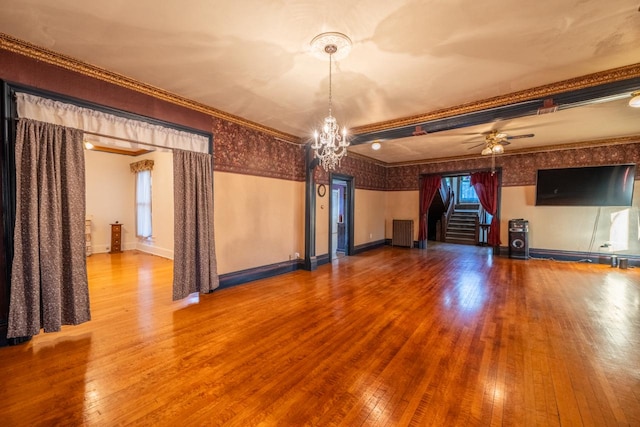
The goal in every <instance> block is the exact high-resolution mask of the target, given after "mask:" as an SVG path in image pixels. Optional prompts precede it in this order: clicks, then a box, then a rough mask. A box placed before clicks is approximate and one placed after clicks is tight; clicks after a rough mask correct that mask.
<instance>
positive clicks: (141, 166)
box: [129, 160, 153, 173]
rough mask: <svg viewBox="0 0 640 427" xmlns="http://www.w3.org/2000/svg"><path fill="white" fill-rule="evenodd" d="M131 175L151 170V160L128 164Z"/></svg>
mask: <svg viewBox="0 0 640 427" xmlns="http://www.w3.org/2000/svg"><path fill="white" fill-rule="evenodd" d="M129 167H131V173H138V172H142V171H151V170H153V160H140V161H139V162H135V163H130V164H129Z"/></svg>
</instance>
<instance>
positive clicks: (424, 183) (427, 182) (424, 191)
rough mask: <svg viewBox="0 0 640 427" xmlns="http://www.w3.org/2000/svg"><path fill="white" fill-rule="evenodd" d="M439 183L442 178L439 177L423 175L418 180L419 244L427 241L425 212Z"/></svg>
mask: <svg viewBox="0 0 640 427" xmlns="http://www.w3.org/2000/svg"><path fill="white" fill-rule="evenodd" d="M441 183H442V177H441V176H440V175H425V176H422V177H421V178H420V222H419V225H418V240H419V241H421V242H424V241H426V240H427V212H428V211H429V206H431V202H433V198H434V197H435V195H436V191H438V189H439V188H440V185H441Z"/></svg>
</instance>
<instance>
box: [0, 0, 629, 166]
mask: <svg viewBox="0 0 640 427" xmlns="http://www.w3.org/2000/svg"><path fill="white" fill-rule="evenodd" d="M638 6H639V3H638V0H607V1H603V0H571V1H569V0H538V1H528V2H516V1H508V0H502V1H501V0H485V1H477V0H457V1H456V0H450V1H446V2H445V1H433V0H432V1H409V0H405V1H400V0H394V1H389V0H360V1H357V0H351V1H344V0H341V1H337V0H325V1H310V0H296V1H284V0H235V1H228V0H216V1H211V0H190V1H176V0H163V1H157V0H137V1H126V0H110V1H96V0H85V1H82V2H78V1H76V0H56V1H55V2H52V1H49V0H20V1H17V0H0V10H2V13H0V32H3V33H5V34H8V35H11V36H13V37H16V38H19V39H22V40H25V41H27V42H30V43H33V44H35V45H38V46H41V47H44V48H47V49H50V50H53V51H55V52H59V53H62V54H65V55H68V56H71V57H74V58H76V59H79V60H82V61H84V62H87V63H90V64H93V65H97V66H99V67H102V68H105V69H108V70H111V71H115V72H117V73H120V74H123V75H125V76H128V77H131V78H134V79H136V80H138V81H141V82H143V83H147V84H150V85H153V86H156V87H159V88H162V89H165V90H167V91H169V92H172V93H175V94H177V95H181V96H183V97H186V98H189V99H192V100H194V101H198V102H200V103H203V104H205V105H208V106H210V107H213V108H216V109H218V110H222V111H224V112H227V113H231V114H233V115H236V116H240V117H243V118H244V119H247V120H250V121H253V122H256V123H259V124H261V125H264V126H268V127H270V128H273V129H276V130H278V131H281V132H285V133H288V134H291V135H294V136H297V137H301V138H305V137H307V136H308V135H311V134H312V132H313V129H314V128H315V127H317V126H318V124H319V123H320V122H321V120H322V119H323V118H324V116H325V115H326V113H327V97H328V65H327V63H326V62H323V61H321V60H319V59H316V58H315V57H313V56H312V55H311V54H310V53H309V42H310V41H311V39H313V37H314V36H316V35H317V34H319V33H322V32H325V31H338V32H342V33H344V34H346V35H348V36H349V37H350V38H351V40H352V41H353V48H352V50H351V54H350V55H349V56H348V57H347V58H345V59H343V60H342V61H340V62H339V63H337V64H335V67H334V72H333V101H334V109H333V112H334V115H335V116H336V118H337V119H338V121H339V123H340V124H341V125H346V126H347V127H349V128H352V127H357V126H364V125H368V124H372V123H377V122H382V121H388V120H395V119H399V118H403V117H409V116H414V115H420V114H425V113H428V112H431V111H435V110H439V109H443V108H448V107H452V106H457V105H461V104H466V103H470V102H474V101H479V100H482V99H487V98H491V97H495V96H499V95H505V94H508V93H512V92H515V91H519V90H524V89H528V88H532V87H535V86H540V85H544V84H549V83H553V82H557V81H561V80H565V79H569V78H573V77H578V76H583V75H586V74H590V73H594V72H598V71H603V70H608V69H612V68H616V67H620V66H625V65H630V64H635V63H638V62H640V12H639V11H638ZM620 105H623V102H621V103H620ZM584 108H588V109H590V110H589V111H588V112H587V114H591V115H590V119H589V121H588V122H587V123H588V124H589V125H588V129H586V128H585V129H584V130H585V132H586V131H587V130H588V133H589V135H588V136H589V137H588V138H587V139H589V140H591V139H597V138H594V136H596V135H598V136H604V137H608V136H611V133H620V132H622V133H629V134H640V120H639V119H640V111H637V110H635V113H634V112H633V111H629V110H628V109H624V108H618V109H617V110H616V111H618V112H621V114H623V116H618V115H617V114H618V113H613V112H610V110H609V109H608V108H607V107H606V106H605V105H598V104H597V105H595V106H590V107H584ZM581 109H582V108H581ZM574 110H575V111H578V110H580V109H573V110H566V111H558V112H557V113H554V114H552V115H548V116H538V117H531V118H527V119H514V120H511V121H509V122H508V123H502V124H500V127H501V130H504V131H506V132H507V133H509V134H511V135H516V134H521V133H534V134H535V135H536V136H535V137H534V138H529V139H519V140H515V141H514V142H513V144H512V145H510V146H509V147H507V149H509V148H511V147H514V146H516V144H517V146H518V147H526V146H527V144H543V143H554V144H557V143H566V142H577V140H576V139H579V138H582V136H580V135H581V134H579V132H578V130H581V129H583V128H584V126H583V125H584V123H585V120H584V118H583V119H579V118H576V117H574V115H576V114H577V113H575V112H574ZM612 111H613V110H612ZM574 113H575V114H574ZM594 113H597V114H594ZM609 113H611V114H613V116H611V114H609ZM632 113H633V114H635V115H633V114H632ZM605 116H606V119H604V118H603V117H605ZM534 119H535V120H534ZM592 119H593V120H592ZM596 119H597V120H599V121H596ZM576 121H579V122H580V123H581V125H580V126H577V127H575V126H572V127H570V124H571V123H575V122H576ZM495 126H496V124H488V125H484V126H477V127H475V128H464V129H462V130H457V131H447V132H442V133H440V134H437V135H427V136H426V137H423V138H404V139H403V140H402V141H401V142H396V143H393V144H392V143H391V142H385V146H383V149H382V150H380V151H379V152H378V153H377V154H375V157H377V158H379V159H380V160H383V161H388V162H396V161H411V160H416V159H418V158H420V157H423V156H427V157H423V158H433V157H447V156H459V155H466V154H469V153H470V151H469V150H467V148H468V147H469V145H462V144H461V143H462V142H465V141H467V140H469V141H471V140H477V141H478V142H482V137H475V136H474V135H468V134H469V133H474V132H475V133H478V134H480V133H482V132H485V131H487V130H490V129H491V128H492V127H495ZM614 126H615V127H616V128H615V129H613V127H614ZM366 148H368V147H367V146H366V145H361V146H357V147H353V148H352V150H353V151H354V152H358V151H363V150H365V149H366ZM363 153H364V151H363ZM366 155H369V156H373V155H372V154H371V153H370V152H367V153H366Z"/></svg>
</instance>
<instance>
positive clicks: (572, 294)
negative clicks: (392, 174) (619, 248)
mask: <svg viewBox="0 0 640 427" xmlns="http://www.w3.org/2000/svg"><path fill="white" fill-rule="evenodd" d="M87 261H88V270H89V282H90V295H91V304H92V317H93V320H92V321H91V322H88V323H86V324H84V325H80V326H74V327H69V326H67V327H63V330H62V332H59V333H53V334H40V335H38V336H36V337H34V339H33V340H32V341H30V342H29V343H26V344H23V345H21V346H16V347H5V348H0V423H1V424H2V425H3V426H33V425H47V426H49V425H105V426H113V425H129V424H136V425H174V426H175V425H231V426H253V425H278V426H302V425H317V426H331V425H342V426H360V425H366V426H408V425H415V426H418V425H437V426H454V425H462V426H476V425H477V426H487V425H517V426H521V425H543V426H547V425H563V426H576V425H577V426H579V425H594V426H607V425H636V426H638V425H640V269H629V270H619V269H613V268H610V267H608V266H606V265H592V264H578V263H561V262H553V261H539V260H529V261H520V260H510V259H507V258H501V257H493V256H491V255H490V252H489V250H488V249H485V248H478V247H473V246H461V245H447V244H436V243H431V242H430V247H429V249H427V250H418V249H404V248H388V247H387V248H383V249H379V250H374V251H370V252H367V253H364V254H362V255H358V256H353V257H345V258H341V259H339V260H338V261H337V262H335V263H334V264H333V265H325V266H321V267H320V268H318V270H317V271H315V272H306V271H297V272H294V273H289V274H286V275H282V276H278V277H274V278H271V279H266V280H261V281H256V282H253V283H249V284H245V285H241V286H237V287H234V288H229V289H223V290H218V291H216V292H214V293H212V294H209V295H203V296H197V295H195V296H192V297H190V298H188V299H186V300H182V301H177V302H172V301H171V280H172V263H171V261H168V260H165V259H162V258H158V257H154V256H149V255H144V254H139V253H135V252H125V253H122V254H115V255H106V254H96V255H93V256H91V257H90V258H88V260H87Z"/></svg>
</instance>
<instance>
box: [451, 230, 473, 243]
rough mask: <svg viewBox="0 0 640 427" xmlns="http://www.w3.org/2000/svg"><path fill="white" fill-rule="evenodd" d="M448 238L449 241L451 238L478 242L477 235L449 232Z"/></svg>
mask: <svg viewBox="0 0 640 427" xmlns="http://www.w3.org/2000/svg"><path fill="white" fill-rule="evenodd" d="M446 236H447V239H448V238H449V237H451V238H453V239H470V240H474V241H475V240H476V235H475V233H473V234H469V233H456V232H447V234H446Z"/></svg>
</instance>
